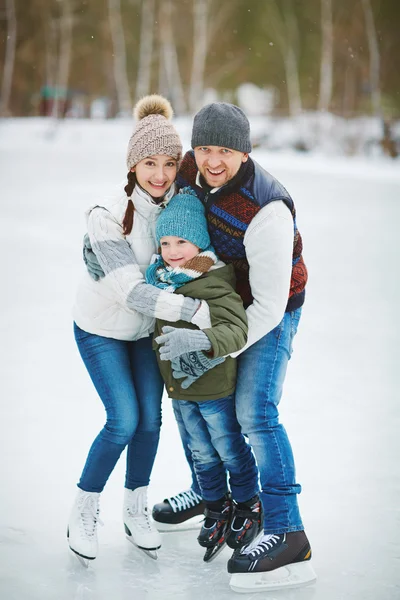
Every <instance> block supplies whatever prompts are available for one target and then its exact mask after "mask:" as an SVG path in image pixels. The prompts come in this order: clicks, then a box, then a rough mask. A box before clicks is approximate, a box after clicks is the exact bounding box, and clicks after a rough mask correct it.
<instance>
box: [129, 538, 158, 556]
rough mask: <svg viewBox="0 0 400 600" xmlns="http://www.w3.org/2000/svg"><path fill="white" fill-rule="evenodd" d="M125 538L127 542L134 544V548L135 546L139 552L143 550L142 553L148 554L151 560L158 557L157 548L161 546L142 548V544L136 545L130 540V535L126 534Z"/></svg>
mask: <svg viewBox="0 0 400 600" xmlns="http://www.w3.org/2000/svg"><path fill="white" fill-rule="evenodd" d="M126 539H127V540H128V542H130V543H131V544H132V546H134V547H135V548H137V549H138V550H140V551H141V552H144V554H147V556H149V557H150V558H152V559H153V560H157V559H158V554H157V550H159V549H160V548H161V546H158V547H157V548H142V546H138V545H137V544H135V542H134V541H133V540H132V537H131V536H128V535H127V536H126Z"/></svg>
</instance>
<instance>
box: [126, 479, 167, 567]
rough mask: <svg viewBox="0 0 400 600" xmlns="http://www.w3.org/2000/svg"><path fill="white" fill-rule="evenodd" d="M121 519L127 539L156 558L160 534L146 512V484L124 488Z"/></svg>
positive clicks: (159, 545) (159, 544)
mask: <svg viewBox="0 0 400 600" xmlns="http://www.w3.org/2000/svg"><path fill="white" fill-rule="evenodd" d="M123 521H124V527H125V533H126V537H127V539H128V540H129V541H130V542H132V544H133V545H134V546H136V547H137V548H140V550H143V552H144V553H145V554H147V555H148V556H150V558H154V559H157V550H158V549H159V548H160V547H161V536H160V534H159V532H158V531H157V529H156V528H155V526H154V523H153V522H152V520H151V517H150V515H149V512H148V507H147V486H143V487H139V488H136V490H128V489H126V488H125V497H124V508H123Z"/></svg>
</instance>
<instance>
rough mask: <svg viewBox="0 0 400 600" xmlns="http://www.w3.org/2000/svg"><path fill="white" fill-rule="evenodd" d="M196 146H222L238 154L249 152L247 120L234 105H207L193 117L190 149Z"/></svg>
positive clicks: (248, 125) (218, 103)
mask: <svg viewBox="0 0 400 600" xmlns="http://www.w3.org/2000/svg"><path fill="white" fill-rule="evenodd" d="M196 146H222V147H224V148H230V149H231V150H239V152H251V141H250V123H249V120H248V118H247V117H246V115H245V114H244V112H243V111H242V109H240V108H239V107H238V106H235V105H234V104H228V102H213V103H212V104H207V105H206V106H204V107H203V108H202V109H201V110H199V112H198V113H197V114H196V115H195V117H194V121H193V130H192V148H196Z"/></svg>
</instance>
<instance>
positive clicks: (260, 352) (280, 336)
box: [178, 308, 303, 533]
mask: <svg viewBox="0 0 400 600" xmlns="http://www.w3.org/2000/svg"><path fill="white" fill-rule="evenodd" d="M300 316H301V308H299V309H297V310H295V311H293V312H288V313H285V315H284V317H283V319H282V321H281V322H280V323H279V325H278V326H277V327H275V329H273V330H272V331H270V332H269V333H268V334H267V335H266V336H264V337H263V338H261V339H260V340H259V341H258V342H256V343H255V344H253V345H252V346H250V348H248V349H247V350H246V351H245V352H243V353H242V354H240V355H239V356H238V359H237V360H238V374H237V383H236V393H235V403H236V415H237V419H238V421H239V423H240V425H241V428H242V432H243V434H244V435H246V436H247V437H248V439H249V442H250V445H251V447H252V449H253V452H254V454H255V457H256V460H257V465H258V469H259V472H260V484H261V500H262V503H263V509H264V530H265V533H284V532H289V531H300V530H302V529H303V523H302V521H301V517H300V511H299V507H298V502H297V494H299V493H300V492H301V486H300V485H299V484H298V483H296V474H295V465H294V458H293V453H292V448H291V445H290V442H289V439H288V436H287V433H286V431H285V428H284V427H283V425H282V424H281V423H279V412H278V405H279V402H280V399H281V396H282V389H283V383H284V380H285V375H286V370H287V365H288V362H289V359H290V356H291V354H292V342H293V338H294V336H295V334H296V332H297V327H298V324H299V320H300ZM178 424H179V421H178ZM181 437H182V442H183V444H184V447H185V444H186V443H187V441H188V434H186V435H185V433H184V432H182V431H181ZM185 453H186V457H187V459H188V462H189V465H190V464H191V460H190V453H189V452H188V451H187V449H185ZM192 473H193V489H194V491H196V492H197V493H199V491H200V490H199V486H198V483H197V482H196V474H195V472H194V471H193V467H192Z"/></svg>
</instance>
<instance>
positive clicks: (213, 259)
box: [146, 188, 262, 560]
mask: <svg viewBox="0 0 400 600" xmlns="http://www.w3.org/2000/svg"><path fill="white" fill-rule="evenodd" d="M193 194H194V193H193V191H192V190H191V189H190V188H185V189H183V190H181V192H180V193H179V194H178V195H176V196H174V197H173V198H172V199H171V200H170V202H169V203H168V205H167V206H166V208H165V210H164V211H163V212H162V213H161V215H160V216H159V218H158V221H157V224H156V240H157V241H158V242H159V244H160V247H161V256H158V257H157V260H156V262H154V263H153V264H152V265H151V266H150V267H149V268H148V269H147V271H146V281H147V282H148V283H151V284H153V285H155V286H157V287H160V288H162V289H166V290H168V291H170V292H173V293H176V294H183V295H184V296H189V297H190V296H191V297H196V298H198V299H200V300H205V301H206V302H207V305H208V307H209V310H210V322H211V327H208V328H205V329H203V330H200V329H198V328H197V327H196V325H192V324H190V323H187V322H186V321H178V322H177V323H175V324H174V325H175V327H170V326H168V324H167V325H166V322H165V321H162V320H159V319H157V321H156V328H155V337H154V347H155V350H156V353H157V359H158V363H159V367H160V371H161V374H162V377H163V379H164V382H165V385H166V389H167V393H168V395H169V397H170V398H172V402H173V409H174V412H175V416H176V420H177V423H178V426H180V425H181V427H180V432H181V435H182V433H183V434H184V435H185V437H187V436H189V446H190V450H191V452H192V458H193V462H194V466H195V470H196V475H197V478H198V480H199V485H200V488H201V495H202V498H203V500H204V501H205V504H206V510H205V517H206V519H205V521H204V524H203V526H202V528H201V531H200V534H199V536H198V542H199V544H200V545H201V546H203V547H205V548H207V551H206V554H205V556H204V560H210V559H211V558H213V557H214V556H215V555H216V553H217V551H218V550H219V549H220V548H222V547H223V545H224V544H225V542H226V543H227V544H228V545H229V546H230V547H231V548H240V547H242V546H243V545H244V544H248V543H249V542H250V541H251V540H253V539H254V538H255V537H256V535H257V534H258V533H259V531H260V530H261V527H262V514H261V512H262V511H261V503H260V500H259V496H258V490H259V486H258V471H257V467H256V464H255V460H254V456H253V454H252V452H251V450H250V447H249V446H248V444H247V443H246V442H245V439H244V437H243V435H242V433H241V430H240V426H239V424H238V422H237V419H236V414H235V406H234V390H235V383H236V360H235V359H233V358H231V357H226V358H225V359H224V358H223V357H225V356H226V355H228V354H231V353H232V352H236V351H237V350H240V349H241V348H242V347H243V346H244V345H245V344H246V340H247V319H246V313H245V310H244V308H243V304H242V301H241V299H240V296H239V295H238V294H237V293H236V292H235V291H234V285H235V276H234V270H233V267H232V265H225V264H224V263H223V262H222V261H219V260H218V258H217V256H216V255H215V253H214V250H213V248H212V247H211V244H210V237H209V234H208V230H207V221H206V217H205V214H204V208H203V205H202V204H201V202H200V200H199V199H198V198H197V197H196V196H195V195H193ZM167 333H168V334H169V335H168V343H164V342H165V335H164V334H167ZM187 344H190V347H191V348H193V344H194V345H195V346H196V348H197V350H198V351H199V352H198V353H197V352H190V353H188V354H187V355H184V356H185V359H186V360H185V361H182V362H181V359H180V357H179V356H177V355H178V354H182V353H184V352H185V345H187ZM200 351H205V353H204V352H200ZM191 360H193V361H196V368H198V367H199V362H200V363H201V365H202V366H203V367H204V370H205V371H206V370H207V367H209V366H210V365H212V366H213V368H212V369H210V370H207V372H206V373H205V374H204V376H202V377H200V378H198V379H196V380H195V381H194V380H192V379H191V373H190V362H191ZM183 364H185V368H184V370H181V365H183ZM187 365H189V368H188V367H187ZM179 371H181V373H180V375H181V377H185V379H184V380H183V381H182V382H179V381H178V380H177V379H175V378H174V377H173V372H175V375H176V372H179ZM183 427H184V431H183ZM226 471H228V472H229V484H230V489H231V493H232V497H233V500H234V503H233V502H232V500H231V498H230V495H229V493H228V487H227V481H226Z"/></svg>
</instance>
